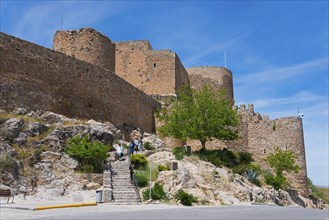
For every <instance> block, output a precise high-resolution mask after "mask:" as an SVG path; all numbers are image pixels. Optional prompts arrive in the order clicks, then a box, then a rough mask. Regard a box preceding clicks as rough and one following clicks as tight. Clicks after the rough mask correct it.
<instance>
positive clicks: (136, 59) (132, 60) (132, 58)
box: [115, 41, 189, 95]
mask: <svg viewBox="0 0 329 220" xmlns="http://www.w3.org/2000/svg"><path fill="white" fill-rule="evenodd" d="M115 44H116V51H115V72H116V74H117V75H119V76H120V77H122V78H123V79H125V80H126V81H128V82H129V83H131V84H132V85H134V86H136V87H137V88H139V89H140V90H142V91H143V92H145V93H146V94H148V95H154V94H168V95H174V94H176V92H177V90H178V89H179V87H181V86H182V85H186V84H188V83H189V81H188V75H187V72H186V70H185V68H184V66H183V65H182V64H181V62H180V60H179V58H178V56H177V55H176V54H175V53H173V52H171V51H170V50H152V47H151V45H150V44H149V42H148V41H126V42H116V43H115Z"/></svg>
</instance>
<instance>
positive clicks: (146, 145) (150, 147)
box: [144, 142, 154, 150]
mask: <svg viewBox="0 0 329 220" xmlns="http://www.w3.org/2000/svg"><path fill="white" fill-rule="evenodd" d="M144 149H145V150H154V147H153V146H152V145H151V144H150V142H145V143H144Z"/></svg>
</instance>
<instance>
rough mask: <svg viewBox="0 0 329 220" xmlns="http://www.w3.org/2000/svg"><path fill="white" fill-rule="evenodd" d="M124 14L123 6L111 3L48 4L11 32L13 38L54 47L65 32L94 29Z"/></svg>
mask: <svg viewBox="0 0 329 220" xmlns="http://www.w3.org/2000/svg"><path fill="white" fill-rule="evenodd" d="M122 10H123V7H121V6H120V5H119V4H115V3H111V5H109V4H108V3H107V2H80V3H79V4H77V3H76V2H66V1H58V2H50V3H49V2H47V4H42V3H41V4H38V5H34V6H31V7H29V8H27V10H26V11H24V14H23V15H22V16H21V19H19V22H18V23H17V24H16V25H15V26H14V27H13V28H12V30H11V31H10V32H11V33H12V34H13V35H15V36H18V37H21V38H23V39H26V40H29V41H32V42H37V43H38V44H41V45H43V46H47V47H50V46H51V42H52V35H53V34H54V32H55V31H56V30H59V29H60V28H61V14H62V17H63V21H62V27H63V29H76V28H81V27H85V26H92V25H93V24H95V23H97V22H99V21H100V20H102V19H105V18H106V17H109V16H111V15H114V14H116V13H119V12H121V11H122ZM27 27H28V28H27Z"/></svg>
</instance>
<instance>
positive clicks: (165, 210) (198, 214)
mask: <svg viewBox="0 0 329 220" xmlns="http://www.w3.org/2000/svg"><path fill="white" fill-rule="evenodd" d="M0 219H134V220H136V219H170V220H172V219H294V220H295V219H298V220H299V219H305V220H306V219H307V220H312V219H316V220H318V219H319V220H329V211H328V210H314V209H305V208H299V207H280V206H270V205H252V206H251V205H249V206H237V205H232V206H193V207H183V206H169V205H140V206H114V205H111V206H110V205H108V204H101V205H98V206H97V207H80V208H66V209H53V210H44V211H27V210H16V209H8V208H1V213H0Z"/></svg>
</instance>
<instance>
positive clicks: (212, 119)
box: [157, 86, 239, 149]
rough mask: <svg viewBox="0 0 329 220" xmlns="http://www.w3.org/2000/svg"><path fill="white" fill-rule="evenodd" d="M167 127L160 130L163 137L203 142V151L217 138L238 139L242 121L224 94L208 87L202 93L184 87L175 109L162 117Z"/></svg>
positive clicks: (159, 116)
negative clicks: (209, 142)
mask: <svg viewBox="0 0 329 220" xmlns="http://www.w3.org/2000/svg"><path fill="white" fill-rule="evenodd" d="M157 117H158V118H159V120H160V122H162V123H163V125H162V126H161V127H160V128H159V131H160V133H161V134H162V135H163V136H171V137H174V138H177V139H180V140H183V141H186V140H188V139H192V140H199V141H200V142H201V145H202V148H203V149H204V148H205V146H206V142H207V141H209V140H212V139H213V138H217V139H222V140H231V139H235V138H237V131H236V129H235V127H236V126H237V125H238V123H239V120H238V117H237V112H236V111H234V110H233V109H232V102H231V101H229V100H228V99H227V97H226V96H225V92H224V91H223V90H213V89H211V88H209V87H208V86H204V87H203V88H202V89H201V90H195V89H192V88H190V87H184V88H182V89H181V90H180V91H179V92H178V99H177V100H176V101H173V103H172V105H171V106H167V107H164V108H163V109H162V110H161V111H160V112H159V113H158V114H157Z"/></svg>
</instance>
